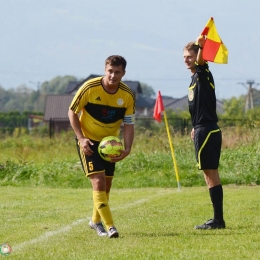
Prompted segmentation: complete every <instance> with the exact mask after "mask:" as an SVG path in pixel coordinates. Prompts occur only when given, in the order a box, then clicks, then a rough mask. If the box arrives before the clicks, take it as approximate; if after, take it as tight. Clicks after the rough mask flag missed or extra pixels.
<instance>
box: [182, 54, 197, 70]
mask: <svg viewBox="0 0 260 260" xmlns="http://www.w3.org/2000/svg"><path fill="white" fill-rule="evenodd" d="M196 58H197V54H196V53H195V52H194V51H193V50H190V51H189V50H184V52H183V59H184V63H185V65H186V68H187V69H189V70H190V71H191V72H192V73H194V72H195V61H196Z"/></svg>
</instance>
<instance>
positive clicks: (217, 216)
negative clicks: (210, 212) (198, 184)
mask: <svg viewBox="0 0 260 260" xmlns="http://www.w3.org/2000/svg"><path fill="white" fill-rule="evenodd" d="M209 194H210V198H211V201H212V204H213V209H214V220H216V221H218V222H220V223H222V222H223V221H224V219H223V189H222V185H221V184H220V185H217V186H215V187H212V188H210V189H209Z"/></svg>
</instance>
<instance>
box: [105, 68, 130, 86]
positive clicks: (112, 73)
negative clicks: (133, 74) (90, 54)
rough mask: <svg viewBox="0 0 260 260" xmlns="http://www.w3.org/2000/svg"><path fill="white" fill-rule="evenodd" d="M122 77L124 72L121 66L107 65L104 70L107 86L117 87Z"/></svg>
mask: <svg viewBox="0 0 260 260" xmlns="http://www.w3.org/2000/svg"><path fill="white" fill-rule="evenodd" d="M124 75H125V70H123V67H122V65H120V66H111V65H110V64H107V65H106V68H105V78H104V80H105V83H106V84H107V85H108V86H116V87H118V85H119V83H120V81H121V79H122V77H123V76H124Z"/></svg>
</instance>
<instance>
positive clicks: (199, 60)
mask: <svg viewBox="0 0 260 260" xmlns="http://www.w3.org/2000/svg"><path fill="white" fill-rule="evenodd" d="M197 43H198V45H199V46H200V48H199V51H198V54H197V60H196V61H197V63H198V64H199V65H203V64H204V63H205V61H204V60H203V58H202V52H203V47H204V44H205V37H204V36H200V37H198V38H197Z"/></svg>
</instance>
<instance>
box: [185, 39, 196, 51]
mask: <svg viewBox="0 0 260 260" xmlns="http://www.w3.org/2000/svg"><path fill="white" fill-rule="evenodd" d="M183 50H187V51H191V50H192V51H194V52H195V53H198V52H199V45H198V44H197V43H196V42H195V41H194V42H189V43H188V44H186V45H185V46H184V48H183Z"/></svg>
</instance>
